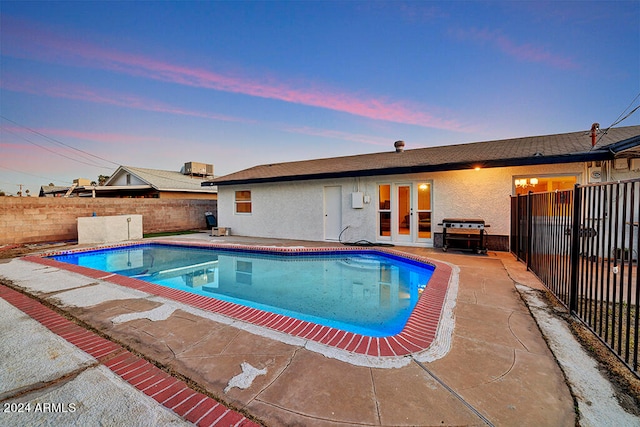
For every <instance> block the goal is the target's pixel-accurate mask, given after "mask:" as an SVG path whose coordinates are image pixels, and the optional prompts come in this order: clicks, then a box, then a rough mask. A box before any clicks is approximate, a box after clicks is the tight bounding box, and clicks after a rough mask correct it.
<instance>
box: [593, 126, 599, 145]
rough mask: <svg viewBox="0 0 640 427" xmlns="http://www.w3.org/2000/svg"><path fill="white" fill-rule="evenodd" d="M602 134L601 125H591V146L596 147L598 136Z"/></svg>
mask: <svg viewBox="0 0 640 427" xmlns="http://www.w3.org/2000/svg"><path fill="white" fill-rule="evenodd" d="M598 132H600V123H594V124H592V125H591V146H592V147H595V146H596V135H597V134H598Z"/></svg>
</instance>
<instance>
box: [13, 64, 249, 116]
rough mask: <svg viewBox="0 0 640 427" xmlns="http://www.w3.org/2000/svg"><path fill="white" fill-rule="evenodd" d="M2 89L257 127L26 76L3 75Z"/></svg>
mask: <svg viewBox="0 0 640 427" xmlns="http://www.w3.org/2000/svg"><path fill="white" fill-rule="evenodd" d="M0 86H1V87H2V88H3V89H6V90H11V91H15V92H24V93H31V94H33V95H46V96H51V97H55V98H63V99H73V100H78V101H87V102H93V103H98V104H106V105H113V106H117V107H127V108H134V109H138V110H144V111H153V112H158V113H170V114H177V115H182V116H192V117H201V118H206V119H214V120H222V121H227V122H242V123H254V121H252V120H248V119H245V118H241V117H233V116H228V115H224V114H214V113H207V112H203V111H195V110H188V109H183V108H178V107H174V106H170V105H167V104H164V103H161V102H158V101H154V100H151V99H148V98H141V97H137V96H132V95H129V94H126V93H122V92H115V91H110V90H98V89H91V88H88V87H85V86H81V85H71V84H60V83H59V84H51V83H49V84H45V83H44V82H39V81H37V80H27V79H26V78H25V76H21V77H20V78H16V77H14V76H11V75H7V74H5V75H3V78H2V81H0Z"/></svg>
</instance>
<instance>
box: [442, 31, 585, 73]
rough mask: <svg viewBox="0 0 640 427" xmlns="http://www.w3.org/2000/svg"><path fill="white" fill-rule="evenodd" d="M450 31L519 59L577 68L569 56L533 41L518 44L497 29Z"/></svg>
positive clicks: (460, 38)
mask: <svg viewBox="0 0 640 427" xmlns="http://www.w3.org/2000/svg"><path fill="white" fill-rule="evenodd" d="M451 33H452V34H453V35H454V37H456V38H457V39H459V40H463V41H472V42H475V43H482V44H488V45H489V46H491V47H493V48H495V49H498V50H499V51H501V52H502V53H504V54H506V55H508V56H510V57H513V58H516V59H518V60H520V61H526V62H536V63H542V64H547V65H550V66H552V67H554V68H559V69H563V70H571V69H577V68H579V67H578V64H576V63H575V62H574V60H573V59H571V58H569V57H564V56H561V55H556V54H554V53H552V52H549V51H548V50H547V49H545V48H544V47H542V46H539V45H536V44H533V43H525V44H518V43H516V42H514V41H513V40H511V39H510V38H509V37H507V36H505V35H504V34H503V33H502V32H501V31H499V30H488V29H477V28H469V29H457V30H452V32H451Z"/></svg>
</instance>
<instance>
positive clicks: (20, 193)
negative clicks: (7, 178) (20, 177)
mask: <svg viewBox="0 0 640 427" xmlns="http://www.w3.org/2000/svg"><path fill="white" fill-rule="evenodd" d="M18 185H19V186H20V191H19V192H18V194H19V195H20V197H22V184H18Z"/></svg>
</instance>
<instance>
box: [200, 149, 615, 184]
mask: <svg viewBox="0 0 640 427" xmlns="http://www.w3.org/2000/svg"><path fill="white" fill-rule="evenodd" d="M613 154H614V153H612V152H611V151H608V150H594V151H589V152H585V153H577V154H570V155H558V156H539V157H523V158H513V159H497V160H479V161H465V162H456V163H444V164H436V165H418V166H398V167H389V168H380V169H361V170H352V171H341V172H323V173H314V174H305V175H285V176H277V177H265V178H246V179H229V180H224V179H221V180H215V181H205V182H202V183H201V185H202V186H203V187H206V186H213V185H218V186H224V185H245V184H262V183H269V182H291V181H302V180H305V181H307V180H313V179H331V178H357V177H365V176H378V175H403V174H413V173H425V172H447V171H454V170H465V169H473V168H476V167H480V168H498V167H512V166H533V165H546V164H558V163H579V162H588V161H601V160H610V159H612V158H613Z"/></svg>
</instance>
